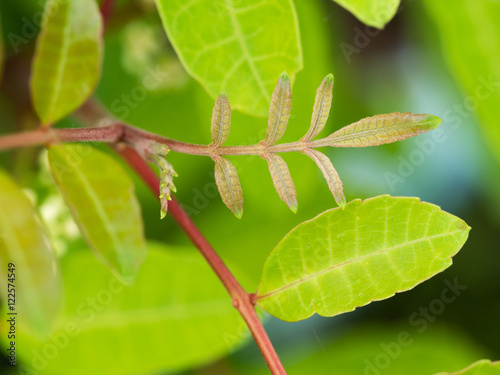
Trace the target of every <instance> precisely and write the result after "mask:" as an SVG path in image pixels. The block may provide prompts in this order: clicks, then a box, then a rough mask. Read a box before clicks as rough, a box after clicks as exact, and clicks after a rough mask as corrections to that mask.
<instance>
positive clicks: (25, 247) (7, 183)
mask: <svg viewBox="0 0 500 375" xmlns="http://www.w3.org/2000/svg"><path fill="white" fill-rule="evenodd" d="M0 187H1V188H0V209H1V214H0V288H1V289H0V296H1V297H2V304H3V306H2V307H3V309H6V310H7V311H6V313H19V317H20V318H19V319H18V320H19V322H18V324H20V326H19V327H18V328H19V329H22V330H24V331H28V332H31V333H32V334H33V335H36V336H41V337H44V336H46V335H47V334H48V332H49V330H50V327H51V324H52V323H53V321H54V319H55V318H56V316H57V313H58V311H59V308H60V304H61V296H62V289H61V280H60V273H59V265H58V263H57V261H56V257H55V255H54V253H53V252H52V249H51V248H50V247H49V242H48V239H47V237H46V235H45V232H44V230H43V228H42V226H41V224H40V222H39V220H38V219H37V216H36V213H35V209H34V207H33V205H32V203H31V202H30V200H29V199H28V197H27V196H26V195H25V194H24V192H23V191H22V190H21V187H20V186H18V185H17V184H16V183H15V182H14V181H13V180H12V179H11V178H10V177H9V176H8V175H7V174H6V173H5V172H3V171H1V170H0ZM3 316H4V317H6V319H9V318H13V319H16V315H3ZM7 324H8V323H7ZM14 327H15V325H14Z"/></svg>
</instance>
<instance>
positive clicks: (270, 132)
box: [261, 73, 292, 146]
mask: <svg viewBox="0 0 500 375" xmlns="http://www.w3.org/2000/svg"><path fill="white" fill-rule="evenodd" d="M291 110H292V89H291V87H290V78H289V77H288V74H287V73H282V74H281V76H280V78H279V80H278V83H277V84H276V88H275V89H274V92H273V97H272V99H271V106H270V108H269V121H268V124H267V133H266V139H264V140H263V141H262V142H261V144H263V145H265V146H271V145H273V144H275V143H276V142H278V141H279V140H280V139H281V137H282V136H283V134H285V130H286V125H287V123H288V119H289V118H290V111H291Z"/></svg>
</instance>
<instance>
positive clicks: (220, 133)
mask: <svg viewBox="0 0 500 375" xmlns="http://www.w3.org/2000/svg"><path fill="white" fill-rule="evenodd" d="M230 130H231V105H230V104H229V98H228V97H227V95H226V94H219V96H218V97H217V101H216V102H215V106H214V110H213V112H212V128H211V131H212V143H211V144H210V147H219V146H222V145H223V144H224V142H226V140H227V137H229V132H230Z"/></svg>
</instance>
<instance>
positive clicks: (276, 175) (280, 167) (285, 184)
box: [262, 154, 298, 212]
mask: <svg viewBox="0 0 500 375" xmlns="http://www.w3.org/2000/svg"><path fill="white" fill-rule="evenodd" d="M262 157H263V158H264V159H266V160H267V163H268V165H269V171H270V172H271V178H272V179H273V184H274V187H275V188H276V191H277V192H278V195H279V196H280V198H281V199H282V200H283V201H284V202H285V203H286V204H287V205H288V207H290V209H291V210H292V211H293V212H297V207H298V206H297V192H296V190H295V185H294V184H293V179H292V176H291V174H290V171H289V170H288V166H287V165H286V162H285V161H284V160H283V158H282V157H281V156H279V155H276V154H263V155H262Z"/></svg>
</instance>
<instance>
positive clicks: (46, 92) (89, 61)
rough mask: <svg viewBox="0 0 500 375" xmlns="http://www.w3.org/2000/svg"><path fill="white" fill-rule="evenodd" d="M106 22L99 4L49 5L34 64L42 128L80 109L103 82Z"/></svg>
mask: <svg viewBox="0 0 500 375" xmlns="http://www.w3.org/2000/svg"><path fill="white" fill-rule="evenodd" d="M101 33H102V21H101V15H100V13H99V8H98V6H97V4H96V2H95V0H48V1H47V3H46V5H45V11H44V17H43V21H42V27H41V32H40V35H39V37H38V40H37V47H36V53H35V58H34V61H33V76H32V78H31V91H32V97H33V104H34V106H35V109H36V112H37V114H38V116H39V117H40V119H41V121H42V124H43V125H45V126H50V125H51V124H53V123H54V122H56V121H58V120H60V119H61V118H63V117H65V116H66V115H68V114H69V113H71V112H72V111H73V110H75V109H76V108H78V107H79V106H80V105H81V104H82V103H83V102H84V101H85V100H86V99H87V98H88V97H89V96H90V94H91V93H92V91H93V89H94V87H95V86H96V84H97V81H98V79H99V74H100V69H101V60H102V37H101Z"/></svg>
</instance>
